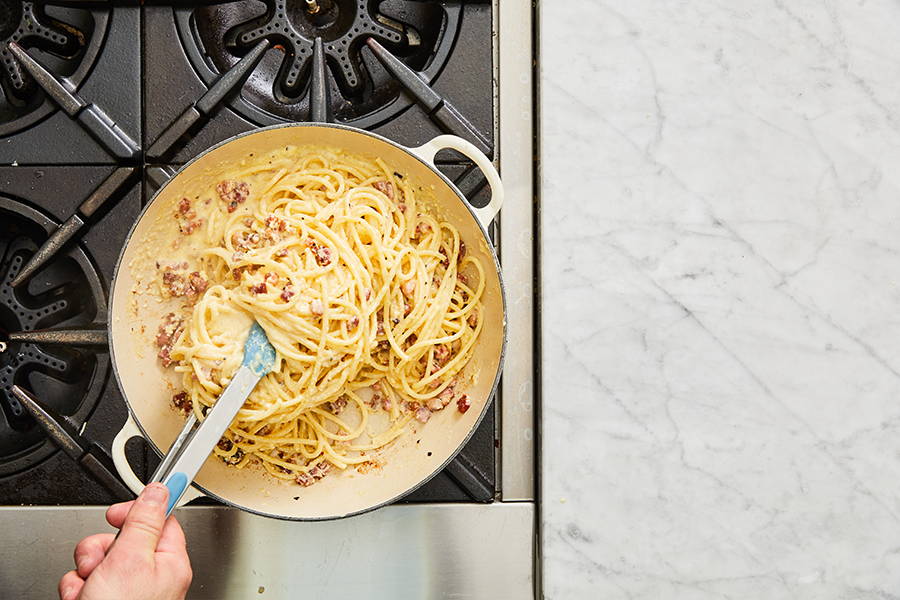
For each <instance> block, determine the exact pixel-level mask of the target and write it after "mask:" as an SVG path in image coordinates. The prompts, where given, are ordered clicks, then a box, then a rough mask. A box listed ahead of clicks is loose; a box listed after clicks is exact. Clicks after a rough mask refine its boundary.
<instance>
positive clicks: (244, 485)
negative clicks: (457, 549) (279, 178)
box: [109, 125, 506, 520]
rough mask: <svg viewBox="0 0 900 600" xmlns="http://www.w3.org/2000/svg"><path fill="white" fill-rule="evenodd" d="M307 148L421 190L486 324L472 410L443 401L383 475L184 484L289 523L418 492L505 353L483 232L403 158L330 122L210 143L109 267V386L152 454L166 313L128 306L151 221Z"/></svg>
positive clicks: (161, 253)
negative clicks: (227, 179)
mask: <svg viewBox="0 0 900 600" xmlns="http://www.w3.org/2000/svg"><path fill="white" fill-rule="evenodd" d="M305 144H316V145H323V146H333V147H339V148H344V149H346V150H347V151H349V152H352V153H355V154H359V155H363V156H371V157H376V156H378V157H381V158H382V159H383V160H384V161H385V162H386V163H387V164H388V165H390V166H391V167H392V168H393V169H395V170H396V171H398V172H400V173H402V174H403V175H404V176H406V177H409V178H411V180H412V181H413V182H414V183H416V184H418V185H420V186H422V187H423V188H426V189H428V188H430V189H431V191H432V193H433V196H434V199H435V208H436V212H437V214H439V215H440V216H441V217H443V218H444V219H446V220H448V221H449V222H451V223H453V224H454V225H455V226H456V227H457V228H458V229H459V231H460V234H461V235H462V239H463V240H464V241H465V242H466V247H467V251H469V252H472V253H474V254H475V255H477V256H478V258H479V259H480V260H481V262H482V264H483V265H484V268H485V273H486V278H487V281H486V290H485V295H484V298H483V304H484V314H483V316H482V318H485V319H486V321H485V326H484V329H483V330H482V333H481V337H480V338H479V341H478V343H477V345H476V350H475V354H474V356H473V357H472V359H471V361H470V362H469V366H468V368H469V369H472V371H471V373H473V374H474V378H473V382H472V383H471V384H470V385H469V386H468V389H462V390H461V391H462V392H465V393H467V394H468V395H469V399H470V400H471V402H472V406H471V408H470V409H469V411H468V412H466V413H465V414H460V413H459V412H458V411H457V410H456V407H455V405H454V404H452V403H451V404H450V405H448V406H447V408H445V409H444V410H442V411H438V412H436V413H434V415H433V416H432V417H431V419H430V420H429V422H428V423H427V424H425V425H422V424H420V423H418V422H416V421H413V426H411V428H410V431H409V432H408V433H407V434H405V435H404V436H403V437H402V438H401V439H400V440H398V441H396V442H394V443H393V444H392V445H391V446H390V447H388V448H387V449H386V450H384V451H382V453H381V454H380V455H379V460H380V462H381V463H382V466H381V467H379V468H375V469H372V470H370V471H369V472H367V473H360V472H357V471H356V470H355V469H353V468H348V469H347V470H346V471H343V472H335V471H334V470H333V471H332V473H331V474H330V475H329V476H328V477H325V478H324V479H322V480H321V481H319V482H318V483H316V484H315V485H312V486H310V487H306V488H304V487H301V486H299V485H296V484H292V483H283V482H280V481H277V480H275V479H273V478H271V477H269V476H266V475H265V473H264V472H263V471H262V470H261V469H260V470H257V469H250V468H247V469H235V468H233V467H229V466H227V465H225V464H224V463H222V462H221V461H220V460H218V459H215V458H210V459H209V460H208V461H207V463H206V464H205V465H204V467H203V468H202V469H201V471H200V473H199V474H198V476H197V479H196V482H195V485H196V486H197V487H199V488H200V489H201V490H202V491H203V492H205V493H207V494H208V495H210V496H213V497H216V498H218V499H220V500H222V501H224V502H226V503H228V504H232V505H234V506H236V507H239V508H242V509H245V510H248V511H251V512H254V513H259V514H263V515H267V516H273V517H279V518H284V519H296V520H315V519H330V518H337V517H342V516H348V515H351V514H356V513H360V512H364V511H367V510H371V509H374V508H377V507H379V506H382V505H384V504H387V503H389V502H391V501H393V500H396V499H398V498H399V497H401V496H403V495H404V494H407V493H409V492H410V491H412V490H414V489H415V488H416V487H418V486H420V485H421V484H423V483H424V482H426V481H427V480H428V479H430V478H431V477H432V476H434V474H435V473H437V472H438V471H440V470H441V469H442V468H443V466H444V465H445V464H446V463H447V462H449V461H450V460H451V459H452V458H453V457H454V455H455V454H456V453H457V452H458V451H459V449H460V448H461V447H462V446H463V445H464V444H465V442H466V441H467V440H468V438H469V436H470V435H471V433H472V432H473V431H474V429H475V427H476V426H477V425H478V423H479V421H480V420H481V418H482V417H483V416H484V414H485V412H486V410H487V406H488V403H489V401H490V399H491V396H492V395H493V392H494V390H495V388H496V385H497V381H498V379H499V375H500V368H501V363H502V358H503V352H504V348H505V336H506V319H505V313H504V297H503V288H502V283H501V278H500V270H499V264H498V262H497V257H496V255H495V254H494V251H493V248H492V246H491V244H490V243H489V242H488V241H487V238H486V234H485V231H484V229H483V227H482V226H481V224H480V223H479V222H478V221H477V219H476V218H475V216H474V214H473V212H472V210H471V209H470V208H469V206H468V204H467V203H466V202H465V200H464V199H463V197H462V196H461V195H460V194H459V192H458V191H457V190H456V188H455V187H453V186H452V184H451V183H450V182H449V181H448V180H447V179H446V178H444V177H443V175H441V174H440V173H439V172H438V171H437V170H436V169H434V168H433V167H432V166H431V165H429V164H428V163H427V162H424V161H423V160H422V159H420V158H418V157H417V156H415V155H414V154H413V153H412V152H411V151H410V150H407V149H405V148H403V147H402V146H399V145H397V144H395V143H393V142H391V141H389V140H387V139H384V138H382V137H380V136H377V135H373V134H371V133H367V132H363V131H360V130H356V129H352V128H347V127H340V126H333V125H289V126H278V127H272V128H267V129H261V130H257V131H254V132H252V133H248V134H244V135H241V136H238V137H236V138H233V139H231V140H229V141H227V142H224V143H222V144H220V145H218V146H215V147H213V148H211V149H210V150H208V151H207V152H205V153H204V154H202V155H200V156H199V157H197V158H196V159H194V160H193V161H192V162H190V163H189V164H187V165H186V166H185V167H184V168H183V169H182V170H181V171H179V173H178V174H177V175H176V176H175V177H174V178H172V179H171V180H170V181H169V182H168V183H167V184H166V185H165V186H164V187H163V188H162V189H160V190H159V192H158V193H157V194H156V196H155V197H154V198H153V199H152V201H151V202H150V203H149V204H148V206H147V207H146V208H145V210H144V212H143V213H142V214H141V217H140V218H139V220H138V222H137V223H136V224H135V226H134V228H133V229H132V232H131V235H130V236H129V239H128V242H127V243H126V246H125V248H124V249H123V251H122V255H121V256H120V258H119V263H118V265H117V269H116V276H115V280H114V282H113V290H112V299H111V303H110V320H109V323H110V345H111V351H112V354H113V364H114V367H115V371H116V376H117V378H118V381H119V385H120V387H121V389H122V391H123V393H124V396H125V399H126V401H127V402H128V406H129V409H130V410H131V414H132V416H133V417H134V419H135V420H136V422H137V424H138V427H139V428H140V429H141V431H142V432H143V434H144V435H145V436H146V437H147V439H148V440H150V442H151V444H152V445H153V446H154V448H155V449H156V450H157V451H158V452H159V451H160V450H162V451H165V450H168V448H169V447H170V446H171V444H172V442H173V441H174V439H175V437H176V435H177V434H178V432H179V430H180V429H181V427H182V424H183V417H181V416H180V415H179V414H178V413H177V412H176V411H175V410H174V408H172V406H171V397H172V394H173V387H172V386H173V384H174V383H175V382H177V379H176V378H175V377H174V376H173V374H172V373H170V372H169V370H164V369H163V368H162V366H161V364H160V363H159V361H158V360H157V358H156V351H155V346H154V336H155V334H156V329H157V326H158V324H159V322H160V320H161V318H162V315H163V314H164V313H165V311H164V310H163V307H162V305H161V304H160V303H156V302H152V301H147V300H146V297H144V298H143V299H142V300H140V301H138V296H137V295H136V294H135V292H134V290H136V289H137V287H136V286H137V285H138V282H147V281H153V278H154V277H155V273H154V265H153V261H152V260H150V261H148V260H146V257H147V256H148V255H149V256H151V257H154V258H158V259H161V260H165V258H166V257H165V248H152V247H148V246H149V244H148V242H147V239H148V236H147V233H148V231H149V229H150V227H151V225H152V224H153V223H154V222H156V221H157V220H158V219H170V218H171V216H172V214H173V213H174V211H175V206H176V204H177V202H178V201H179V200H180V199H181V198H182V197H183V195H182V194H181V193H180V191H181V190H182V189H183V187H184V183H185V182H187V181H195V180H196V179H197V178H200V179H201V180H202V179H203V178H206V179H208V180H209V182H210V185H214V184H215V183H216V182H217V181H218V180H219V179H221V176H220V174H221V173H222V172H223V171H224V170H225V168H226V167H227V165H229V164H233V163H235V162H237V161H239V160H240V159H242V158H244V157H246V156H248V155H249V154H251V153H256V154H257V155H260V154H265V153H267V152H271V151H273V150H275V149H277V148H279V147H284V146H289V145H305Z"/></svg>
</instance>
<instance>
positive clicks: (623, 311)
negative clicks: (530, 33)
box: [540, 0, 900, 600]
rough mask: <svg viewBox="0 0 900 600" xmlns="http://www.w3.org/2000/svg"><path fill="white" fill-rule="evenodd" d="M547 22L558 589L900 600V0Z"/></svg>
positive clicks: (551, 532) (549, 564)
mask: <svg viewBox="0 0 900 600" xmlns="http://www.w3.org/2000/svg"><path fill="white" fill-rule="evenodd" d="M540 21H541V30H540V36H541V66H542V75H541V79H540V84H541V105H542V123H541V127H542V167H541V168H542V178H543V183H542V193H541V212H542V214H541V227H542V230H541V232H542V233H541V236H542V237H541V251H542V259H541V260H542V263H541V269H542V310H543V317H542V355H543V365H542V378H543V390H542V399H543V400H542V402H543V404H542V409H541V416H542V465H541V494H542V508H541V511H542V536H543V537H542V539H543V586H544V592H545V596H546V598H549V599H554V600H555V599H563V598H565V599H572V598H603V599H614V598H639V599H644V598H646V599H651V598H652V599H657V598H665V599H667V600H671V599H681V598H685V599H694V598H697V599H701V598H741V599H743V598H748V599H762V598H765V599H777V598H816V599H824V598H853V599H868V598H872V599H875V598H879V599H883V598H898V597H900V3H897V2H896V1H889V0H868V1H866V0H860V1H854V2H829V1H824V2H823V1H821V0H819V1H812V0H791V1H788V0H774V1H765V2H735V1H733V0H718V1H708V0H690V1H688V0H682V1H659V0H630V1H629V2H609V3H604V2H594V1H587V0H577V1H575V0H573V1H572V2H566V3H558V2H552V3H551V2H544V3H543V5H542V6H541V14H540Z"/></svg>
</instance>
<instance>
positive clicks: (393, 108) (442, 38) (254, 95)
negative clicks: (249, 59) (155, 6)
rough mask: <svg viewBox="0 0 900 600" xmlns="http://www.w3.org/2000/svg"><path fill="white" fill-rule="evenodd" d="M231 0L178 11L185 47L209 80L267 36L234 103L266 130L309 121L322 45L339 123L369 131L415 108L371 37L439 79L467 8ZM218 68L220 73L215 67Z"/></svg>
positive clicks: (397, 2)
mask: <svg viewBox="0 0 900 600" xmlns="http://www.w3.org/2000/svg"><path fill="white" fill-rule="evenodd" d="M313 4H314V5H315V6H316V9H317V12H315V14H312V13H311V12H310V9H309V5H308V4H307V2H305V1H288V0H268V1H267V2H265V3H263V2H258V1H255V2H231V3H224V4H215V5H212V6H204V7H200V8H196V9H194V10H193V11H181V12H179V13H177V16H178V20H179V30H180V33H181V37H182V42H183V44H184V46H185V49H186V51H187V53H188V56H189V58H190V60H191V63H192V64H193V66H194V67H195V68H196V69H197V72H198V73H199V74H200V75H201V77H203V78H204V80H206V82H207V83H211V82H212V81H213V80H214V79H215V78H216V77H217V76H218V75H219V74H220V73H223V72H225V71H227V70H228V69H229V68H230V67H231V66H232V65H234V64H235V63H236V62H237V61H238V59H239V58H240V57H241V56H242V55H244V54H246V53H247V52H248V51H249V49H250V48H252V47H253V46H254V45H255V44H257V43H258V42H259V41H260V40H261V39H267V40H269V41H270V42H271V43H272V44H273V46H275V48H276V49H278V50H280V52H270V53H268V55H267V56H266V57H265V58H264V59H263V61H262V63H261V64H260V66H259V67H257V69H256V72H255V73H254V76H253V77H252V78H251V79H250V80H249V81H248V82H247V84H246V86H245V87H244V89H243V93H242V95H241V97H239V98H237V99H236V101H234V102H233V103H232V105H233V107H234V108H235V109H236V110H237V111H238V112H240V113H241V114H243V115H244V116H245V117H247V118H249V119H251V120H252V121H254V122H255V123H257V124H260V125H269V124H273V123H278V122H285V121H309V120H313V119H311V102H310V82H311V80H312V73H313V71H314V68H313V61H314V58H313V54H314V53H313V47H314V45H315V42H316V39H320V40H321V42H322V47H323V50H324V52H323V60H324V61H325V62H326V67H325V70H326V72H327V73H328V76H327V79H328V82H327V85H328V87H329V88H330V94H329V96H330V100H329V101H330V103H331V106H330V108H331V111H330V112H331V114H332V115H333V117H334V120H335V121H337V122H340V123H347V124H350V125H353V126H355V127H360V128H370V127H374V126H376V125H378V124H379V123H383V122H385V121H386V120H388V119H390V118H391V117H393V116H395V115H396V114H398V113H399V112H401V111H402V110H404V109H406V108H409V106H410V105H411V104H412V101H411V99H410V98H409V97H408V96H406V95H405V94H404V93H403V87H402V86H401V85H400V84H399V83H398V82H397V81H396V80H395V78H394V77H393V76H391V74H390V73H388V72H387V71H386V70H385V69H384V68H383V67H382V66H381V65H380V64H379V62H378V61H377V60H376V59H375V58H374V57H373V56H372V55H371V53H369V51H368V49H366V48H364V47H365V41H366V39H368V38H372V39H375V40H377V41H378V42H380V43H382V44H383V45H384V46H385V47H387V48H389V49H390V51H391V52H392V53H393V54H394V55H395V56H397V57H398V58H399V59H400V60H401V61H403V62H404V63H405V64H406V65H408V66H409V67H410V68H412V69H414V70H416V71H417V72H420V73H421V75H422V77H424V78H425V79H426V80H427V81H432V80H433V79H434V78H436V77H437V75H438V74H439V73H440V71H441V69H442V68H443V66H444V65H445V63H446V61H447V59H448V57H449V56H450V51H451V49H452V47H453V44H454V41H455V39H456V35H457V32H458V29H459V22H460V11H461V5H460V4H457V3H445V2H436V1H414V2H413V1H409V0H388V1H386V2H373V1H372V0H316V2H315V3H313ZM210 64H212V65H213V66H214V68H215V69H214V70H213V69H210Z"/></svg>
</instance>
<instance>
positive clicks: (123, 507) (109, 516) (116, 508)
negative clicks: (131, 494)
mask: <svg viewBox="0 0 900 600" xmlns="http://www.w3.org/2000/svg"><path fill="white" fill-rule="evenodd" d="M132 504H134V500H130V501H128V502H119V503H118V504H113V505H112V506H110V507H109V508H107V509H106V522H107V523H109V524H110V525H112V526H113V527H115V528H116V529H121V528H122V524H123V523H124V522H125V517H126V516H128V511H130V510H131V505H132Z"/></svg>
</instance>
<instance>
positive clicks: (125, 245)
mask: <svg viewBox="0 0 900 600" xmlns="http://www.w3.org/2000/svg"><path fill="white" fill-rule="evenodd" d="M300 127H304V128H332V129H340V130H344V131H348V132H350V133H355V134H360V135H364V136H367V137H370V138H373V139H376V140H378V141H381V142H384V143H387V144H390V145H391V146H393V147H395V148H397V149H399V150H401V151H403V152H404V153H405V154H406V155H407V156H409V157H410V158H412V159H414V160H416V161H418V162H420V163H421V164H422V165H424V166H425V167H427V168H428V169H429V170H430V171H432V172H433V173H434V174H435V175H437V176H438V177H439V178H440V179H441V180H442V181H443V182H444V184H445V185H446V186H447V187H448V188H449V189H450V191H452V192H453V194H454V195H455V196H456V197H457V199H459V200H460V202H462V204H463V205H464V206H465V207H466V209H467V210H468V211H469V215H470V216H471V218H472V219H473V220H474V221H475V223H476V224H477V225H478V229H479V230H480V231H481V235H482V237H483V239H484V241H485V245H486V246H487V248H488V251H489V252H490V255H491V258H492V259H493V262H494V269H495V271H496V273H497V279H498V282H499V287H500V308H501V310H502V314H503V319H502V327H503V332H502V337H501V345H500V356H499V360H498V362H497V369H496V372H495V373H494V378H493V382H492V383H491V391H490V394H489V395H488V398H487V400H486V401H485V403H484V406H483V407H482V409H481V412H480V413H479V415H478V417H477V418H476V419H475V422H474V423H473V424H472V426H471V427H470V428H469V432H468V433H467V434H466V436H465V437H464V438H463V439H462V440H461V441H460V443H459V444H458V445H457V447H456V448H455V449H454V450H453V452H451V453H450V454H449V455H448V457H447V459H446V460H445V461H444V462H442V463H441V464H439V465H438V466H437V467H436V468H435V469H434V470H433V471H432V472H431V473H429V474H428V475H427V476H426V477H424V478H422V479H421V480H420V481H419V482H417V483H416V484H415V485H413V486H411V487H409V488H407V489H406V490H404V491H402V492H400V493H399V494H396V495H394V496H393V497H391V498H389V499H387V500H384V501H382V502H380V503H378V504H374V505H372V506H367V507H365V508H362V509H359V510H355V511H351V512H348V513H344V514H336V515H326V516H319V517H310V516H292V515H286V514H281V513H270V512H266V511H262V510H258V509H254V508H251V507H248V506H245V505H243V504H238V503H236V502H233V501H231V500H228V499H226V498H223V497H222V496H220V495H218V494H216V493H214V492H211V491H210V490H208V489H207V488H205V487H204V486H202V485H200V484H199V483H196V482H192V483H191V485H192V486H193V487H195V488H197V489H199V490H200V491H201V492H203V493H204V494H205V495H207V496H209V497H210V498H214V499H215V500H218V501H219V502H222V503H223V504H225V505H227V506H230V507H234V508H237V509H239V510H243V511H247V512H249V513H251V514H255V515H259V516H263V517H269V518H274V519H279V520H283V521H332V520H336V519H344V518H347V517H353V516H356V515H362V514H365V513H368V512H372V511H374V510H378V509H379V508H382V507H384V506H387V505H390V504H393V503H395V502H397V501H398V500H400V499H402V498H404V497H405V496H408V495H409V494H411V493H412V492H414V491H416V490H417V489H419V488H420V487H422V486H423V485H425V484H426V483H428V482H429V481H431V479H433V478H434V477H435V476H436V475H437V474H438V473H440V472H441V471H443V470H444V468H446V466H447V465H448V464H450V462H452V461H453V460H454V459H455V458H456V457H457V456H458V455H459V453H460V451H462V449H463V447H464V446H465V445H466V444H467V443H468V442H469V440H470V439H471V438H472V436H473V435H474V434H475V430H476V429H478V427H479V426H480V425H481V422H482V420H483V419H484V417H485V416H486V415H487V411H488V409H490V408H491V405H492V404H493V402H494V398H495V396H496V394H497V387H498V385H499V383H500V376H501V374H502V372H503V364H504V362H505V358H506V348H507V343H508V334H509V331H508V324H507V299H506V286H505V284H504V281H503V271H502V269H501V267H500V261H499V259H498V257H497V251H496V249H495V248H494V245H493V243H491V239H490V236H489V234H488V232H487V229H486V227H485V226H484V224H483V223H482V222H481V220H480V219H478V216H477V215H476V213H475V210H474V208H473V207H472V205H471V204H470V203H469V201H468V200H467V199H466V198H465V196H463V195H462V192H460V191H459V189H458V188H457V187H456V185H454V184H453V182H452V181H450V179H449V178H448V177H447V176H446V175H444V174H443V173H441V172H440V171H439V170H438V169H437V168H436V167H435V166H434V165H433V164H431V163H429V162H428V161H426V160H425V159H423V158H422V157H420V156H418V155H417V154H415V152H413V151H412V149H410V148H408V147H406V146H403V145H402V144H399V143H398V142H395V141H394V140H391V139H389V138H386V137H384V136H382V135H379V134H377V133H373V132H371V131H365V130H362V129H358V128H356V127H350V126H348V125H341V124H337V123H280V124H276V125H270V126H268V127H261V128H258V129H254V130H252V131H246V132H243V133H239V134H237V135H234V136H231V137H229V138H226V139H224V140H222V141H220V142H218V143H216V144H214V145H212V146H210V147H209V148H207V149H206V150H204V151H202V152H200V153H199V154H197V156H195V157H194V158H192V159H191V160H189V161H188V162H186V163H184V164H183V165H182V166H181V167H180V168H179V169H178V170H177V171H176V172H175V174H174V175H172V177H171V178H169V179H168V181H166V182H165V183H163V184H162V185H161V186H160V187H159V189H158V190H156V192H155V193H154V194H153V195H152V196H151V197H150V199H149V200H148V201H147V203H146V205H145V206H144V207H143V208H141V211H140V213H139V214H138V216H137V218H136V219H135V221H134V223H133V224H132V226H131V229H130V230H129V231H128V235H127V236H126V237H125V241H124V243H123V244H122V248H121V250H120V251H119V256H118V258H117V259H116V264H115V269H114V270H113V277H112V281H111V282H110V291H109V301H108V303H107V329H108V331H107V335H108V337H109V355H110V362H111V366H112V372H113V375H114V377H115V380H116V385H118V386H119V391H120V392H121V393H122V397H123V399H124V400H125V405H126V407H127V408H128V418H129V419H131V420H132V421H133V422H134V424H135V425H136V426H137V428H138V430H139V431H140V432H141V435H142V436H143V438H144V439H145V440H146V442H147V443H148V444H149V445H150V447H151V448H152V449H153V451H154V452H156V454H157V455H158V456H160V457H162V456H164V453H163V452H162V451H161V450H160V448H159V447H158V446H157V444H156V442H155V441H154V440H153V439H152V438H151V437H150V436H149V435H148V433H147V431H146V430H145V429H144V426H143V425H142V424H141V422H140V419H138V418H137V416H136V415H135V412H134V410H133V409H132V406H131V402H130V401H129V400H128V394H127V392H126V391H125V386H124V384H123V382H122V379H121V377H120V375H119V369H118V366H117V364H118V363H117V359H116V351H115V338H114V336H113V334H112V332H113V323H114V322H115V321H114V319H113V307H114V306H115V292H116V287H117V285H116V284H117V282H118V280H119V277H118V276H119V270H120V269H121V268H122V261H123V258H124V256H125V251H126V250H127V249H128V247H129V245H130V244H131V242H132V237H133V236H134V232H135V230H136V229H137V227H138V225H139V224H140V222H141V220H142V219H143V218H144V216H145V215H146V213H147V211H148V210H149V209H150V207H151V206H152V205H153V203H154V202H155V201H156V199H157V198H158V197H159V195H160V194H161V193H162V192H163V190H165V189H166V187H168V185H169V184H171V183H172V182H174V181H175V180H176V179H177V178H178V176H179V175H181V174H182V173H183V172H184V171H185V170H187V169H188V167H190V166H191V165H193V164H194V163H195V162H197V161H199V160H200V159H202V158H203V157H205V156H206V155H208V154H209V153H211V152H213V151H214V150H216V149H218V148H220V147H222V146H225V145H226V144H229V143H231V142H233V141H235V140H238V139H241V138H245V137H249V136H253V135H258V134H261V133H265V132H267V131H272V130H276V129H288V128H300ZM501 210H502V207H501Z"/></svg>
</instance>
